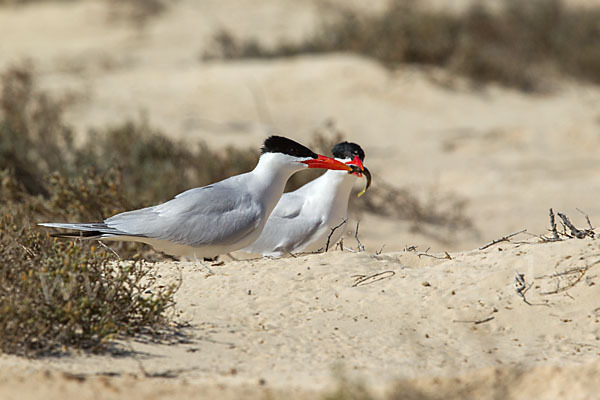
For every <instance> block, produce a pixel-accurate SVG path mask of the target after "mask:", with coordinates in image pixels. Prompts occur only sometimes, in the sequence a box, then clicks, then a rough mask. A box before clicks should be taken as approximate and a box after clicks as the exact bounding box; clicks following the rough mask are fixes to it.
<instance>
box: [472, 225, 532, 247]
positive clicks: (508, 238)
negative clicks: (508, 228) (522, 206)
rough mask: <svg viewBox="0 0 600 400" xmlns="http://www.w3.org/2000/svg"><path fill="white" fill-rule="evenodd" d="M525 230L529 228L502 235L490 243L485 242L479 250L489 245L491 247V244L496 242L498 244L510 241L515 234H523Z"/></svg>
mask: <svg viewBox="0 0 600 400" xmlns="http://www.w3.org/2000/svg"><path fill="white" fill-rule="evenodd" d="M523 232H527V229H523V230H521V231H519V232H514V233H511V234H510V235H506V236H502V237H501V238H500V239H496V240H492V241H491V242H489V243H488V244H485V245H483V246H481V247H480V248H479V250H485V249H487V248H488V247H491V246H493V245H495V244H498V243H501V242H510V238H512V237H514V236H517V235H518V234H521V233H523Z"/></svg>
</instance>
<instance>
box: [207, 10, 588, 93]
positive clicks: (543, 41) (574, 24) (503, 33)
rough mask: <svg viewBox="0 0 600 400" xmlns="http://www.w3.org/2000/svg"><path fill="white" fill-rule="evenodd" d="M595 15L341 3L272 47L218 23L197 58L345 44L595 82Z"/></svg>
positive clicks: (533, 77) (505, 76)
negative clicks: (305, 32)
mask: <svg viewBox="0 0 600 400" xmlns="http://www.w3.org/2000/svg"><path fill="white" fill-rule="evenodd" d="M599 20H600V7H593V8H591V7H587V8H586V9H578V8H572V7H566V6H565V5H564V4H563V3H562V2H561V1H560V0H532V1H519V0H506V1H505V2H504V4H503V7H502V8H501V9H500V10H499V11H494V12H493V11H490V10H488V9H486V8H484V7H483V6H481V5H480V4H479V3H476V4H475V5H474V6H472V7H471V8H470V9H469V10H467V11H466V12H465V13H463V14H462V15H454V14H449V13H445V12H442V11H436V10H432V9H427V8H422V7H421V6H420V5H419V3H418V2H416V1H414V0H395V1H392V2H390V5H389V7H388V9H387V10H386V11H385V12H383V13H382V14H380V15H375V16H372V15H369V16H366V15H360V14H357V13H356V12H352V11H341V12H340V14H339V16H338V18H337V19H336V20H335V21H334V22H328V23H324V24H323V25H322V26H321V27H320V28H319V29H317V30H316V32H315V33H314V34H313V35H312V36H308V37H307V38H306V39H304V40H303V41H302V42H300V43H289V42H282V43H280V44H278V45H277V46H275V47H273V48H267V47H265V46H263V45H261V44H260V43H259V42H257V41H256V40H255V39H247V40H240V39H238V38H236V37H234V36H233V35H232V34H230V33H229V32H226V31H221V32H218V33H217V34H216V35H215V38H214V41H213V43H212V46H211V47H210V48H209V50H208V51H206V52H205V53H204V55H203V58H205V59H211V58H224V59H236V58H247V57H253V58H273V57H286V56H293V55H298V54H307V53H325V52H340V51H348V52H354V53H358V54H363V55H366V56H368V57H372V58H374V59H376V60H379V61H381V62H382V63H383V64H385V65H387V66H389V67H393V66H396V65H398V64H402V63H417V64H423V65H436V66H441V67H445V68H448V69H450V70H451V71H454V72H456V73H459V74H462V75H464V76H467V77H470V78H472V79H473V80H474V81H476V82H498V83H501V84H504V85H508V86H512V87H517V88H520V89H522V90H526V91H544V90H547V89H548V83H549V81H550V78H552V77H553V76H556V75H557V74H565V75H569V76H572V77H575V78H577V79H582V80H588V81H592V82H595V83H600V27H599V26H598V21H599Z"/></svg>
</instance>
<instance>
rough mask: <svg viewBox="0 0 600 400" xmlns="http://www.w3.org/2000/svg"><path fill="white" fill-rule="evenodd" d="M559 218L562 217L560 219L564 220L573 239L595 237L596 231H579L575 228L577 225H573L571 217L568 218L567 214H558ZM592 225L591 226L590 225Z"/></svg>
mask: <svg viewBox="0 0 600 400" xmlns="http://www.w3.org/2000/svg"><path fill="white" fill-rule="evenodd" d="M558 216H559V217H560V219H562V221H563V223H564V224H565V225H566V226H567V228H569V229H570V230H571V236H572V237H576V238H577V239H583V238H584V237H586V236H589V237H591V238H593V237H594V230H593V229H592V230H590V229H584V230H581V229H577V227H575V225H573V223H572V222H571V221H570V220H569V217H567V216H566V215H565V214H563V213H558ZM590 225H591V224H590Z"/></svg>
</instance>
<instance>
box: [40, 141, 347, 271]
mask: <svg viewBox="0 0 600 400" xmlns="http://www.w3.org/2000/svg"><path fill="white" fill-rule="evenodd" d="M304 168H323V169H334V170H340V171H344V172H343V173H350V172H353V171H355V169H353V167H351V166H348V165H346V164H344V163H342V162H340V161H337V160H335V159H333V158H330V157H326V156H322V155H318V154H316V153H314V152H313V151H312V150H310V149H309V148H307V147H305V146H303V145H301V144H300V143H297V142H295V141H293V140H291V139H288V138H285V137H282V136H270V137H269V138H267V139H266V140H265V142H264V145H263V147H262V150H261V156H260V158H259V160H258V164H257V165H256V167H255V168H254V169H253V170H252V171H250V172H247V173H244V174H241V175H235V176H232V177H230V178H227V179H225V180H222V181H220V182H217V183H213V184H211V185H208V186H204V187H199V188H194V189H190V190H187V191H185V192H183V193H180V194H178V195H177V196H175V198H174V199H172V200H169V201H167V202H165V203H162V204H159V205H156V206H152V207H147V208H142V209H139V210H134V211H127V212H124V213H121V214H117V215H114V216H112V217H110V218H108V219H106V220H104V221H103V222H97V223H40V224H39V225H42V226H45V227H51V228H62V229H71V230H75V232H67V233H62V234H55V236H60V237H82V238H86V239H100V240H117V241H133V242H141V243H146V244H149V245H151V246H152V247H154V248H155V249H156V250H159V251H162V252H164V253H167V254H170V255H173V256H178V257H193V258H196V259H201V258H214V257H216V256H218V255H220V254H225V253H229V252H232V251H236V250H239V249H242V248H244V247H246V246H248V245H249V244H251V243H252V242H254V241H255V240H256V239H257V238H258V236H259V235H260V233H261V231H262V229H263V227H264V225H265V223H266V221H267V219H268V217H269V215H270V214H271V212H272V211H273V209H274V208H275V206H276V205H277V202H278V201H279V199H280V198H281V195H282V194H283V190H284V188H285V184H286V182H287V180H288V178H289V177H290V176H292V175H293V174H294V173H295V172H298V171H300V170H302V169H304Z"/></svg>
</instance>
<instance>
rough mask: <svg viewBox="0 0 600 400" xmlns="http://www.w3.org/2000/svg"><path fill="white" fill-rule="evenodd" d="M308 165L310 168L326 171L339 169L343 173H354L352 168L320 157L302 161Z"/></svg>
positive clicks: (328, 158)
mask: <svg viewBox="0 0 600 400" xmlns="http://www.w3.org/2000/svg"><path fill="white" fill-rule="evenodd" d="M301 162H302V163H304V164H306V165H308V168H324V169H337V170H342V171H352V167H350V166H348V165H346V164H344V163H343V162H340V161H338V160H335V159H333V158H331V157H326V156H322V155H319V156H318V157H317V158H315V159H312V160H306V161H301Z"/></svg>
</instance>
